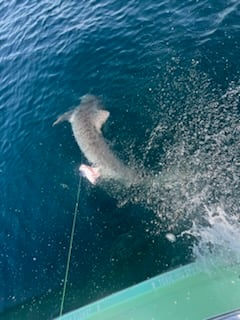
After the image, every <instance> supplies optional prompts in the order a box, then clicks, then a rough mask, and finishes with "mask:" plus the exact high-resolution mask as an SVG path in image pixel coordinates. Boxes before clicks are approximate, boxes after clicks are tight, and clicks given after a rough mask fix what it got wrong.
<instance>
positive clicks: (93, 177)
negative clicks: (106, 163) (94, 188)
mask: <svg viewBox="0 0 240 320" xmlns="http://www.w3.org/2000/svg"><path fill="white" fill-rule="evenodd" d="M79 172H80V174H81V175H82V176H83V177H85V178H87V179H88V180H89V181H90V182H91V183H92V184H94V185H95V184H96V183H97V179H98V178H99V177H100V173H99V168H96V167H90V166H87V165H86V164H81V166H80V167H79Z"/></svg>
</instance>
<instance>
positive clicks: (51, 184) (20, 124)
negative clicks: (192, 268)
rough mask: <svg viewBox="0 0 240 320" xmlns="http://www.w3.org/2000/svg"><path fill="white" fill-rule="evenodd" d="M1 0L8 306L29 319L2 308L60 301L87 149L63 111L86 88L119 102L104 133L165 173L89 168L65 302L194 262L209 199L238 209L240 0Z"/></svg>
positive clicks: (4, 301) (52, 310) (110, 103)
mask: <svg viewBox="0 0 240 320" xmlns="http://www.w3.org/2000/svg"><path fill="white" fill-rule="evenodd" d="M0 12H1V21H0V43H1V46H0V77H1V86H0V130H1V132H0V137H1V138H0V141H1V144H0V186H1V197H0V208H1V211H0V223H1V233H0V243H1V245H0V283H1V286H0V311H2V312H3V313H2V317H3V319H17V318H19V319H24V318H23V316H21V315H20V311H19V310H20V309H21V307H20V309H16V310H17V311H16V313H15V315H13V313H11V312H10V313H8V316H7V314H6V313H4V312H6V310H7V309H9V308H13V307H16V308H18V306H20V305H21V304H22V303H23V304H24V303H25V302H26V301H29V300H31V299H32V298H33V297H35V301H36V302H34V303H32V305H33V306H34V308H35V309H34V310H35V311H34V315H32V316H28V318H29V317H30V318H29V319H38V318H39V319H43V318H44V319H45V318H46V319H47V318H48V319H51V318H52V317H53V316H56V314H57V312H58V304H59V306H60V295H59V294H58V292H60V291H61V287H62V284H63V278H64V273H65V267H66V259H67V252H68V244H69V239H70V232H71V224H72V218H73V211H74V207H75V202H76V193H77V185H78V179H79V177H78V167H79V164H80V162H81V153H80V151H79V149H78V147H77V145H76V143H75V141H74V139H73V137H72V134H71V130H70V127H69V126H68V125H67V124H65V125H62V126H59V127H54V128H53V127H52V123H53V121H54V120H55V119H56V117H57V115H59V114H61V113H63V112H65V111H66V110H68V109H70V108H71V107H72V106H73V105H74V106H75V105H77V104H78V103H79V98H80V96H82V95H83V94H86V93H92V94H95V95H98V96H100V97H101V98H102V101H103V102H104V105H105V106H106V109H107V110H109V111H110V114H111V116H110V118H109V120H108V122H107V124H106V125H105V127H104V129H103V133H104V136H105V137H106V138H107V140H108V141H109V143H110V145H111V147H112V149H113V150H114V151H115V152H116V153H117V154H118V155H119V157H120V158H121V159H122V160H123V161H124V162H125V163H126V164H129V165H132V166H135V167H136V168H139V170H145V171H148V172H150V173H151V174H155V175H156V176H157V177H158V179H159V181H163V182H161V183H162V188H160V189H159V188H157V189H156V187H155V186H154V185H152V186H151V187H150V188H149V189H148V190H147V192H146V191H144V192H141V191H137V192H136V191H135V190H127V191H126V190H118V188H113V187H110V186H108V187H107V186H99V187H91V186H90V185H89V184H88V182H87V181H83V185H82V189H81V195H80V206H79V214H78V220H77V226H76V234H75V238H74V247H73V255H72V261H71V268H70V279H69V290H68V291H67V305H66V310H69V309H71V308H75V307H77V306H81V305H84V304H86V303H88V302H90V301H94V300H96V299H97V298H100V297H102V296H105V295H107V294H109V293H111V292H114V291H117V290H119V289H121V288H124V287H127V286H129V285H132V284H134V283H137V282H140V281H141V280H144V279H146V278H148V277H151V276H153V275H156V274H159V273H161V272H162V271H165V270H168V269H170V268H173V267H177V266H179V265H180V264H185V263H187V262H189V261H191V260H192V259H193V258H194V257H193V253H192V246H193V244H194V243H195V240H193V239H192V237H188V236H186V235H183V236H180V235H181V232H183V231H185V230H188V229H189V228H190V227H191V226H192V221H195V219H196V220H197V223H200V225H201V226H203V227H204V226H205V225H206V224H207V223H206V221H205V220H208V222H209V217H208V216H207V217H206V219H205V220H204V219H203V220H204V221H203V222H204V223H202V220H201V219H202V217H203V215H204V214H205V213H206V212H209V210H210V211H211V212H213V213H214V212H215V211H217V212H219V209H218V208H221V209H222V210H224V217H225V215H226V216H228V217H229V216H230V217H233V216H234V217H235V218H236V217H238V215H239V212H238V209H239V199H240V195H239V192H240V188H239V187H240V186H239V177H240V172H239V156H240V154H239V143H240V138H239V130H240V129H239V92H240V88H239V72H240V62H239V61H240V60H239V56H240V22H239V21H240V5H239V2H238V1H230V0H228V1H224V2H223V1H212V2H209V1H184V2H183V1H163V2H161V3H158V2H157V1H128V2H119V1H109V0H107V1H101V2H98V1H88V2H84V1H80V2H79V1H65V2H63V1H55V2H54V4H52V2H49V1H47V0H46V1H41V2H39V1H31V2H29V1H17V0H16V1H8V2H1V3H0ZM161 177H163V179H161ZM206 208H207V209H206ZM221 212H222V211H221ZM196 217H197V218H196ZM234 221H235V224H236V225H237V223H238V220H236V219H235V220H234ZM229 225H231V226H233V224H232V220H231V219H230V220H229ZM233 229H234V226H233ZM201 230H202V229H201ZM231 230H232V229H231ZM234 230H235V229H234ZM168 232H172V233H174V234H175V236H176V237H177V238H176V239H177V240H176V241H175V242H170V241H168V240H167V239H166V233H168ZM231 232H232V231H231ZM196 233H197V232H196V231H195V234H196ZM199 234H200V236H201V235H202V234H203V232H200V233H198V234H197V235H198V236H199ZM232 234H233V233H232ZM200 236H199V237H200ZM199 237H197V238H198V239H199ZM214 239H215V238H214ZM208 240H209V239H208V238H206V241H208ZM230 246H231V241H230ZM40 297H41V298H40ZM43 297H46V300H48V301H50V302H49V304H50V307H49V308H47V311H46V310H45V311H43V310H42V309H41V303H42V301H43V300H44V298H43ZM53 301H54V302H53ZM26 308H28V309H29V307H26ZM36 310H37V311H36ZM18 315H19V316H18Z"/></svg>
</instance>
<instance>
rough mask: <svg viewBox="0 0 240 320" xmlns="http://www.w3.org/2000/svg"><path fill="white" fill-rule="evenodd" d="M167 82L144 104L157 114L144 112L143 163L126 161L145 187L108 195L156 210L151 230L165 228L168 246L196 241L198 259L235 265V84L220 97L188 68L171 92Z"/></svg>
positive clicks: (238, 197)
mask: <svg viewBox="0 0 240 320" xmlns="http://www.w3.org/2000/svg"><path fill="white" fill-rule="evenodd" d="M171 70H172V69H171ZM185 70H186V69H185ZM184 72H186V71H184ZM168 80H169V79H168V78H167V73H166V78H165V80H164V81H165V82H164V83H161V84H160V85H159V88H161V89H158V90H156V92H155V98H154V99H155V101H151V103H149V105H151V108H152V105H154V103H155V106H156V110H153V109H151V110H150V109H149V110H144V112H145V114H151V115H152V123H153V126H152V128H151V129H150V130H149V128H148V130H146V132H150V133H149V134H148V138H147V139H146V141H147V142H146V143H145V144H144V145H142V146H140V147H139V146H138V149H139V150H140V151H141V154H143V157H142V159H141V161H140V162H139V161H138V162H137V163H136V162H134V161H131V164H130V165H131V166H133V167H134V166H135V167H137V168H138V169H139V168H141V170H142V171H144V175H145V177H146V179H145V180H146V181H145V185H141V187H140V188H135V190H131V192H129V190H128V191H126V192H122V193H121V192H119V190H117V191H116V189H114V188H112V189H111V192H112V194H115V196H116V194H118V195H117V197H118V200H119V205H120V206H124V205H125V204H126V203H129V202H131V203H135V204H141V205H142V206H144V207H145V208H147V209H149V210H152V211H153V212H155V215H156V217H157V220H158V222H157V223H155V225H156V229H157V230H156V232H161V231H162V230H165V232H166V237H168V235H169V234H170V235H171V237H170V240H171V241H172V239H174V241H175V239H176V240H177V239H178V238H179V237H184V236H186V235H187V234H188V235H190V236H191V237H193V239H194V241H193V254H194V255H195V257H198V258H199V259H203V257H206V256H208V255H209V254H211V255H216V256H219V257H221V259H224V260H225V261H232V262H233V261H239V260H240V245H239V243H240V241H239V240H240V239H239V238H240V225H239V208H240V179H239V178H240V160H239V159H240V148H239V145H240V124H239V115H240V113H239V110H240V105H239V95H240V86H239V85H237V84H234V83H231V84H230V85H229V88H228V89H227V90H225V92H223V90H222V89H220V88H216V87H215V85H214V84H213V83H211V81H210V80H208V78H207V76H206V75H203V74H201V75H199V73H198V72H197V71H196V69H193V68H192V69H190V70H189V72H188V74H186V73H184V74H182V73H180V75H178V77H175V80H174V82H173V83H172V84H171V86H170V87H169V83H170V81H168ZM173 95H174V97H173ZM173 101H174V103H173ZM143 127H144V126H143ZM146 136H147V134H146ZM125 143H126V145H127V144H128V145H130V143H129V141H126V142H125ZM133 149H135V150H136V149H137V148H136V147H134V146H133ZM130 158H133V157H132V156H130ZM148 159H151V160H148ZM149 168H151V169H149Z"/></svg>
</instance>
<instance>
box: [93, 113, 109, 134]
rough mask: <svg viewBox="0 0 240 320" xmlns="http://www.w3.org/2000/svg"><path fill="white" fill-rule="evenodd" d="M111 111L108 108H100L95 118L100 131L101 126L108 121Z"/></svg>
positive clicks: (95, 123)
mask: <svg viewBox="0 0 240 320" xmlns="http://www.w3.org/2000/svg"><path fill="white" fill-rule="evenodd" d="M109 115H110V112H108V111H106V110H98V111H97V113H96V116H95V119H94V125H95V127H96V129H97V131H98V132H101V128H102V126H103V125H104V123H105V122H106V121H107V119H108V117H109Z"/></svg>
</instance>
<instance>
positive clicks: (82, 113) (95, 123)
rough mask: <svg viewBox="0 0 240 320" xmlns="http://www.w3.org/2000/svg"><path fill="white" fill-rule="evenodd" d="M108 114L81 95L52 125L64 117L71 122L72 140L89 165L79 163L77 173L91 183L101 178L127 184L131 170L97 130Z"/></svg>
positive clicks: (94, 101)
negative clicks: (79, 100) (74, 105)
mask: <svg viewBox="0 0 240 320" xmlns="http://www.w3.org/2000/svg"><path fill="white" fill-rule="evenodd" d="M109 115H110V113H109V112H108V111H107V110H104V109H103V108H102V105H101V103H100V101H99V100H98V99H97V98H96V97H95V96H93V95H85V96H83V97H82V98H81V103H80V106H79V107H77V108H75V109H73V110H71V111H68V112H66V113H64V114H63V115H61V116H60V117H59V118H58V119H57V120H56V121H55V122H54V124H53V125H55V124H57V123H59V122H62V121H65V120H67V121H69V122H70V123H71V126H72V131H73V135H74V137H75V140H76V142H77V143H78V146H79V148H80V150H81V151H82V153H83V154H84V156H85V157H86V158H87V160H88V161H89V163H90V164H91V166H88V165H85V164H82V165H81V166H80V168H79V170H80V173H81V174H82V175H83V176H85V177H86V178H87V179H88V180H89V181H90V182H91V183H92V184H96V182H97V180H98V179H99V178H100V177H101V178H102V179H114V180H119V181H122V182H124V183H126V184H128V185H129V184H132V183H133V182H134V179H135V177H134V176H135V175H134V173H133V172H132V170H130V169H129V168H128V167H126V166H125V165H124V164H123V163H122V162H121V160H120V159H119V158H117V157H116V156H115V155H114V153H113V152H112V150H111V149H110V147H109V146H108V144H107V143H106V141H105V139H104V137H103V135H102V132H101V128H102V126H103V124H104V123H105V122H106V121H107V119H108V117H109Z"/></svg>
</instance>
